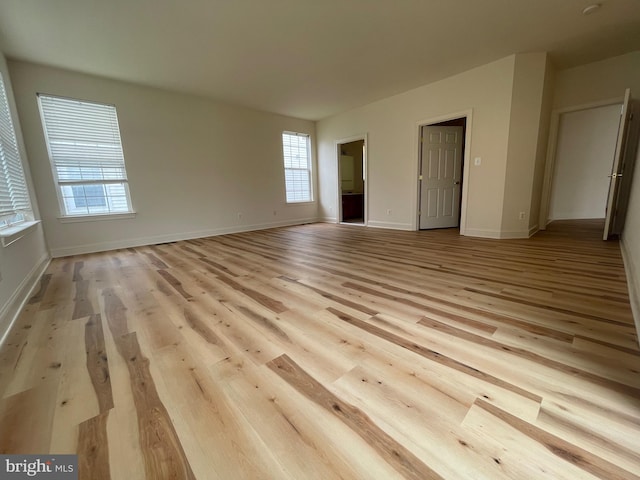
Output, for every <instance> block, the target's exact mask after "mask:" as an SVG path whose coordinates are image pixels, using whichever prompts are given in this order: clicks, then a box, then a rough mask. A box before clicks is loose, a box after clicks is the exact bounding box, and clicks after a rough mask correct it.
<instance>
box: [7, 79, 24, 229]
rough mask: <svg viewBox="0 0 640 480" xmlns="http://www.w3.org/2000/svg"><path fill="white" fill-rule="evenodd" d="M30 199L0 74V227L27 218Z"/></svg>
mask: <svg viewBox="0 0 640 480" xmlns="http://www.w3.org/2000/svg"><path fill="white" fill-rule="evenodd" d="M30 215H31V202H30V201H29V191H28V190H27V182H26V181H25V177H24V171H23V169H22V161H21V160H20V153H19V152H18V142H17V141H16V132H15V130H14V128H13V122H12V121H11V112H9V102H8V101H7V93H6V91H5V88H4V80H3V79H2V74H0V228H3V227H8V226H9V225H14V224H16V223H21V222H23V221H25V220H27V219H28V218H27V217H28V216H30Z"/></svg>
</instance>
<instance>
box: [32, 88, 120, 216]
mask: <svg viewBox="0 0 640 480" xmlns="http://www.w3.org/2000/svg"><path fill="white" fill-rule="evenodd" d="M38 98H39V101H40V112H41V115H42V123H43V126H44V131H45V135H46V139H47V146H48V148H49V157H50V159H51V164H52V167H53V171H54V176H55V178H56V181H57V184H58V196H59V198H60V204H61V208H62V214H63V215H64V216H80V215H96V214H110V213H128V212H131V211H132V209H131V200H130V198H129V187H128V182H127V172H126V169H125V164H124V154H123V152H122V143H121V141H120V128H119V126H118V116H117V113H116V108H115V107H114V106H113V105H105V104H101V103H94V102H87V101H83V100H75V99H71V98H61V97H53V96H48V95H39V96H38Z"/></svg>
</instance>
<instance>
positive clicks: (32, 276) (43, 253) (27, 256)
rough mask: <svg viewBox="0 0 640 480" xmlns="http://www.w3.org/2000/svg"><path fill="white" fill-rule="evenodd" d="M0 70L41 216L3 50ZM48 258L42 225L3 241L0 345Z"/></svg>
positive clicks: (0, 263)
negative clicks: (5, 242) (16, 238)
mask: <svg viewBox="0 0 640 480" xmlns="http://www.w3.org/2000/svg"><path fill="white" fill-rule="evenodd" d="M0 72H2V78H3V81H4V86H5V89H6V93H7V100H8V101H9V110H10V111H11V119H12V121H13V125H14V128H15V130H16V139H17V140H18V150H19V152H20V155H21V157H22V163H23V167H24V170H25V175H26V177H27V183H28V185H29V192H30V196H31V203H32V205H33V207H34V210H35V211H34V213H35V215H36V218H37V215H38V205H37V199H36V196H35V194H34V191H33V188H31V180H30V174H29V167H28V164H27V162H26V161H25V159H26V153H25V148H24V142H23V139H22V132H21V129H20V122H19V120H18V115H17V114H16V106H15V102H14V98H13V89H12V87H11V79H10V78H9V71H8V70H7V64H6V61H5V58H4V55H3V54H2V53H1V52H0ZM48 261H49V254H48V252H47V248H46V245H45V240H44V235H43V232H42V225H37V226H36V227H35V228H32V229H30V230H29V232H28V233H27V234H26V235H25V236H24V237H22V238H20V239H19V240H17V241H16V242H14V243H12V244H11V245H9V246H7V247H3V246H2V245H1V244H0V345H1V344H2V343H3V340H4V338H5V336H6V335H7V334H8V332H9V329H10V326H11V324H12V322H13V321H14V319H15V318H16V315H17V314H18V311H19V310H20V307H21V306H22V305H23V303H24V302H25V301H26V300H27V298H28V296H29V293H30V291H31V290H32V288H34V287H35V286H36V285H37V283H38V279H39V277H40V275H41V274H42V272H43V271H44V269H45V268H46V266H47V264H48Z"/></svg>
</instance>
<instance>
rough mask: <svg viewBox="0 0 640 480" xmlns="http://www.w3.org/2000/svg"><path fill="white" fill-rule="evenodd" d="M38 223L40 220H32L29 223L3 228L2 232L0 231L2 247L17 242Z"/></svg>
mask: <svg viewBox="0 0 640 480" xmlns="http://www.w3.org/2000/svg"><path fill="white" fill-rule="evenodd" d="M39 223H40V220H34V221H31V222H22V223H19V224H18V225H14V226H12V227H7V228H3V229H2V230H0V240H1V241H2V246H3V247H8V246H9V245H11V244H12V243H14V242H17V241H18V240H20V239H21V238H22V237H24V236H25V235H26V234H27V233H29V232H30V231H31V230H32V229H33V228H34V227H35V226H36V225H37V224H39Z"/></svg>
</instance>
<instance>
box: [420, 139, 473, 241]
mask: <svg viewBox="0 0 640 480" xmlns="http://www.w3.org/2000/svg"><path fill="white" fill-rule="evenodd" d="M421 137H422V138H421V154H420V221H419V223H420V229H428V228H449V227H457V226H459V224H460V188H461V185H460V183H461V180H462V140H463V139H462V127H438V126H425V127H422V129H421Z"/></svg>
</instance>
